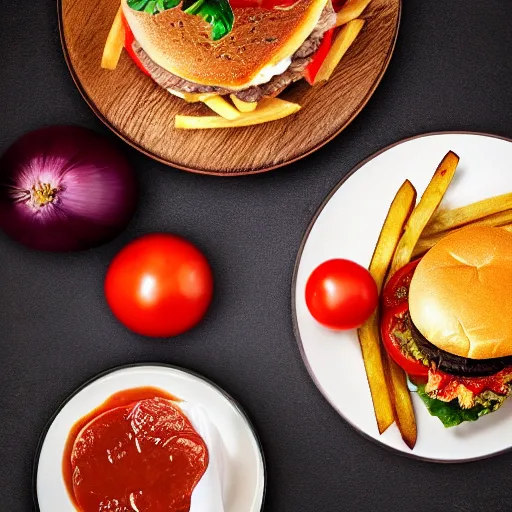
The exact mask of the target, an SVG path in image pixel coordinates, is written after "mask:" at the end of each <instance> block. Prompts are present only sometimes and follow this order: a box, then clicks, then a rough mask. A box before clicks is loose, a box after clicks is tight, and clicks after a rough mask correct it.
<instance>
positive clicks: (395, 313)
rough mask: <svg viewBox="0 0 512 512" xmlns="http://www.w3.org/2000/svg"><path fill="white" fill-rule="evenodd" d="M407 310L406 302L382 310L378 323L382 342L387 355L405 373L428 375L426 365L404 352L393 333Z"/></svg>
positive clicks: (418, 375)
mask: <svg viewBox="0 0 512 512" xmlns="http://www.w3.org/2000/svg"><path fill="white" fill-rule="evenodd" d="M408 310H409V305H408V304H407V302H402V303H401V304H398V305H397V306H395V307H392V308H387V309H385V310H384V312H383V315H382V319H381V323H380V329H381V338H382V343H384V346H385V347H386V350H387V351H388V353H389V355H390V356H391V357H392V358H393V359H394V360H395V362H396V363H397V364H398V365H399V366H401V367H402V368H403V370H404V371H405V372H406V373H408V374H409V375H413V376H415V377H425V376H427V375H428V367H427V366H425V365H424V364H423V363H421V362H420V361H418V360H417V359H414V358H413V357H411V356H409V355H407V354H404V353H403V352H402V350H401V347H400V342H399V341H398V340H397V339H396V337H395V336H394V334H393V332H394V331H395V330H397V329H400V328H401V325H402V322H403V320H404V315H405V313H407V311H408Z"/></svg>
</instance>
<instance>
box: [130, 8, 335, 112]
mask: <svg viewBox="0 0 512 512" xmlns="http://www.w3.org/2000/svg"><path fill="white" fill-rule="evenodd" d="M245 5H248V6H249V7H245ZM121 10H122V20H123V24H124V28H125V38H126V39H125V48H126V49H127V51H128V53H129V54H130V56H131V57H132V59H133V60H134V61H135V62H136V64H137V65H138V66H139V67H140V68H141V69H142V70H143V72H145V73H146V74H148V75H149V76H151V78H152V79H153V80H154V81H155V82H156V83H157V84H159V85H160V86H161V87H163V88H164V89H166V90H167V91H169V92H170V93H172V94H175V95H177V96H179V97H182V98H185V99H187V97H190V95H193V94H208V93H211V94H212V95H213V94H215V95H221V96H224V95H233V96H235V97H236V98H237V99H238V100H240V101H243V102H247V103H253V102H258V101H259V100H261V99H262V98H266V97H274V96H277V95H278V94H279V93H280V92H281V91H283V90H284V89H285V88H286V87H287V86H288V85H290V84H291V83H293V82H295V81H297V80H299V79H301V78H303V77H306V78H308V79H310V80H312V79H314V76H312V75H314V73H315V72H316V71H318V68H319V66H320V63H319V62H318V60H319V58H320V57H322V56H323V57H325V55H326V54H327V50H328V49H329V48H328V46H329V45H328V44H327V43H330V40H331V36H332V32H333V29H334V27H335V25H336V13H335V11H334V8H333V5H332V2H331V0H297V1H291V0H276V1H271V0H265V1H253V2H250V1H248V0H232V1H231V2H228V0H197V1H195V2H189V1H186V0H185V1H183V2H179V1H175V0H158V1H151V0H150V1H148V0H122V3H121ZM322 42H323V43H324V44H323V50H322V51H319V50H320V49H321V47H322ZM314 61H315V62H314ZM313 64H314V65H313Z"/></svg>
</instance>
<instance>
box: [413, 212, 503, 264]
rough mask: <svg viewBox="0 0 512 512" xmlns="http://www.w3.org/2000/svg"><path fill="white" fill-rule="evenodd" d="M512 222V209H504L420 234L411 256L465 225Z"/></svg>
mask: <svg viewBox="0 0 512 512" xmlns="http://www.w3.org/2000/svg"><path fill="white" fill-rule="evenodd" d="M511 222H512V210H506V211H504V212H498V213H495V214H494V215H489V216H487V217H484V218H483V219H478V220H475V221H474V222H470V223H468V224H465V225H464V226H462V227H459V228H455V229H450V230H447V231H441V232H439V233H433V234H431V235H428V236H424V234H422V235H421V238H420V239H419V240H418V243H417V244H416V247H414V251H413V253H412V257H413V258H416V257H418V256H421V255H422V254H425V253H426V252H427V251H428V250H429V249H431V248H432V247H434V245H436V244H437V242H439V240H441V239H442V238H444V237H445V236H447V235H448V234H450V233H454V232H455V231H458V230H459V229H464V228H465V227H467V226H491V227H500V226H505V225H508V224H510V223H511Z"/></svg>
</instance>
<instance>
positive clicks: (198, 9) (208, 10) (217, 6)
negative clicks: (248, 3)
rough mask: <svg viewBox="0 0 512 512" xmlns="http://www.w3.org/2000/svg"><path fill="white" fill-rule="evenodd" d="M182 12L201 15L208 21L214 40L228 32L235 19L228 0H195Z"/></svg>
mask: <svg viewBox="0 0 512 512" xmlns="http://www.w3.org/2000/svg"><path fill="white" fill-rule="evenodd" d="M184 12H186V13H187V14H195V15H197V16H201V17H202V18H203V19H204V20H205V21H206V22H207V23H209V24H210V25H211V26H212V34H211V38H212V39H213V40H214V41H217V40H218V39H221V38H222V37H224V36H225V35H227V34H229V32H231V29H232V28H233V23H234V20H235V17H234V15H233V10H232V9H231V5H229V2H228V0H197V2H195V3H193V4H192V5H191V6H190V7H188V8H187V9H185V11H184Z"/></svg>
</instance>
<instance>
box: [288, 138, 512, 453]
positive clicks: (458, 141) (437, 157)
mask: <svg viewBox="0 0 512 512" xmlns="http://www.w3.org/2000/svg"><path fill="white" fill-rule="evenodd" d="M449 150H453V151H455V152H456V153H457V154H458V155H459V156H460V163H459V167H458V170H457V173H456V176H455V178H454V181H453V182H452V185H451V186H450V189H449V191H448V192H447V194H446V197H445V199H444V202H443V204H442V206H444V207H456V206H462V205H465V204H468V203H471V202H473V201H477V200H479V199H484V198H486V197H490V196H494V195H498V194H503V193H505V192H512V142H510V141H507V140H504V139H501V138H498V137H493V136H487V135H479V134H467V133H442V134H429V135H425V136H422V137H418V138H413V139H409V140H406V141H403V142H400V143H398V144H396V145H394V146H392V147H390V148H387V149H385V150H383V151H381V152H380V153H378V154H377V155H374V156H373V157H371V158H370V159H368V160H366V161H365V162H363V163H362V164H360V165H359V166H358V167H356V169H354V171H352V173H350V174H349V177H348V178H347V179H345V180H343V181H342V182H341V183H340V184H339V185H338V186H337V187H336V188H335V189H334V191H333V192H331V194H330V195H329V197H328V198H327V199H326V201H325V202H324V204H323V205H322V207H321V208H320V210H319V212H318V213H317V214H316V216H315V218H314V219H313V221H312V224H311V225H310V227H309V229H308V231H307V233H306V235H305V237H304V240H303V242H302V246H301V250H300V251H299V255H298V258H297V263H296V266H295V273H294V279H293V284H292V310H293V320H294V327H295V333H296V336H297V340H298V343H299V347H300V351H301V353H302V356H303V359H304V362H305V364H306V367H307V369H308V371H309V373H310V375H311V377H312V378H313V380H314V382H315V384H316V385H317V387H318V389H319V390H320V391H321V392H322V394H323V395H324V396H325V397H326V398H327V400H328V401H329V402H330V403H331V404H332V406H333V407H334V408H335V409H336V410H337V411H338V412H339V413H340V415H341V416H342V417H343V418H345V419H346V420H347V421H348V422H349V423H350V424H351V425H352V426H353V427H355V428H356V429H357V430H358V431H360V432H361V433H363V434H365V435H366V436H368V437H370V438H371V439H374V440H375V441H377V442H379V443H382V444H383V445H385V446H387V447H389V448H393V449H395V450H398V451H399V452H401V453H403V454H407V455H412V456H415V457H418V458H422V459H426V460H431V461H437V462H461V461H469V460H475V459H480V458H484V457H490V456H492V455H496V454H498V453H500V452H503V451H504V450H508V449H510V448H511V447H512V435H511V432H512V400H508V401H507V402H506V403H505V405H504V406H503V407H502V408H501V409H500V410H498V411H496V412H494V413H492V414H490V415H488V416H485V417H482V418H480V419H479V420H478V421H477V422H474V423H464V424H462V425H460V426H458V427H454V428H451V429H445V428H444V427H443V425H442V423H441V422H440V421H439V419H437V418H434V417H432V416H430V415H429V413H428V411H427V409H426V407H425V406H424V405H423V403H422V402H421V400H420V399H419V397H418V396H416V395H415V394H414V396H413V401H414V407H415V411H416V420H417V423H418V442H417V444H416V446H415V448H414V450H413V451H412V452H411V451H410V450H409V448H407V446H406V445H405V444H404V443H403V441H402V439H401V437H400V434H399V432H398V429H397V428H396V426H395V425H392V427H390V428H389V429H388V430H387V431H386V432H385V433H384V434H383V435H382V436H381V435H379V433H378V430H377V426H376V422H375V417H374V413H373V407H372V402H371V396H370V391H369V388H368V383H367V380H366V374H365V371H364V366H363V361H362V358H361V351H360V349H359V343H358V340H357V335H356V332H355V331H349V332H344V333H339V332H338V333H336V332H331V331H329V330H327V329H324V328H323V327H321V326H320V325H319V324H317V323H316V322H315V321H314V319H313V318H312V317H311V315H310V314H309V312H308V310H307V307H306V302H305V298H304V290H305V285H306V280H307V278H308V276H309V275H310V273H311V272H312V271H313V270H314V269H315V268H316V267H317V266H318V265H319V264H320V263H322V262H323V261H325V260H328V259H331V258H348V259H351V260H354V261H356V262H358V263H360V264H361V265H363V266H365V267H367V266H368V264H369V262H370V259H371V256H372V253H373V250H374V248H375V244H376V242H377V238H378V235H379V232H380V229H381V227H382V224H383V222H384V219H385V217H386V214H387V211H388V208H389V205H390V203H391V201H392V199H393V197H394V195H395V193H396V191H397V190H398V188H399V187H400V185H401V184H402V183H403V181H404V180H405V179H406V178H408V179H409V180H410V181H411V182H412V183H413V185H414V186H415V187H416V189H417V191H418V196H419V195H421V194H422V193H423V191H424V190H425V187H426V186H427V183H428V181H429V180H430V178H431V177H432V174H433V173H434V170H435V169H436V167H437V165H438V164H439V162H440V161H441V159H442V158H443V156H444V155H445V154H446V153H447V152H448V151H449ZM355 171H357V172H355Z"/></svg>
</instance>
